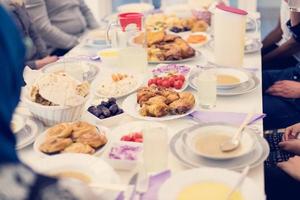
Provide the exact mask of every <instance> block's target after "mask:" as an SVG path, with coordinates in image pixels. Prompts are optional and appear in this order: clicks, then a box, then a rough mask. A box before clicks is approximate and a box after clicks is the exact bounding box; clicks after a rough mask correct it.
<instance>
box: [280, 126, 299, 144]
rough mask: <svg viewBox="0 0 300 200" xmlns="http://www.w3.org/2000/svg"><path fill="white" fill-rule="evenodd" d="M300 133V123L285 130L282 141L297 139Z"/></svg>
mask: <svg viewBox="0 0 300 200" xmlns="http://www.w3.org/2000/svg"><path fill="white" fill-rule="evenodd" d="M299 133H300V123H297V124H294V125H292V126H289V127H287V128H286V129H285V131H284V135H283V137H282V141H287V140H291V139H297V137H298V135H299Z"/></svg>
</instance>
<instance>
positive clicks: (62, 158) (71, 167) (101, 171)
mask: <svg viewBox="0 0 300 200" xmlns="http://www.w3.org/2000/svg"><path fill="white" fill-rule="evenodd" d="M45 163H46V164H45ZM31 167H32V168H33V169H34V170H36V171H38V172H39V173H42V174H46V175H47V174H49V173H57V172H64V171H76V172H80V173H83V174H85V175H87V176H88V177H90V178H91V184H95V185H97V184H110V183H111V184H118V183H120V178H119V176H118V175H117V174H116V172H115V171H114V170H113V169H112V167H110V166H109V165H108V164H107V163H106V162H105V161H103V160H102V159H101V158H97V157H94V156H90V155H85V154H72V153H66V154H59V155H54V156H51V157H45V158H43V159H42V160H38V161H36V162H34V163H33V164H32V166H31ZM95 192H97V194H100V195H101V197H102V198H101V199H115V198H116V197H117V195H118V194H117V193H116V192H111V191H103V190H101V189H97V191H95ZM104 197H105V198H104Z"/></svg>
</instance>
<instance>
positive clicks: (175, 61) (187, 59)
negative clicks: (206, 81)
mask: <svg viewBox="0 0 300 200" xmlns="http://www.w3.org/2000/svg"><path fill="white" fill-rule="evenodd" d="M201 56H202V54H201V52H200V51H196V53H195V56H193V57H191V58H185V59H181V60H165V61H148V63H149V64H178V63H185V62H190V61H194V60H196V59H198V58H200V57H201Z"/></svg>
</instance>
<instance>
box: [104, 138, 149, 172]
mask: <svg viewBox="0 0 300 200" xmlns="http://www.w3.org/2000/svg"><path fill="white" fill-rule="evenodd" d="M123 145H128V146H132V147H140V148H141V150H140V151H139V152H137V159H136V160H118V159H113V158H110V157H109V153H110V150H111V149H112V148H113V147H119V146H123ZM142 147H143V144H141V143H137V142H125V141H119V142H114V143H112V145H111V146H110V147H109V150H108V151H107V152H106V154H105V156H104V160H106V161H107V162H108V163H109V164H110V165H111V166H112V167H113V168H114V169H117V170H133V169H135V167H136V166H137V164H138V163H139V162H140V160H141V154H142Z"/></svg>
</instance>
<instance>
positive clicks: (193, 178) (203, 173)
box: [157, 167, 265, 200]
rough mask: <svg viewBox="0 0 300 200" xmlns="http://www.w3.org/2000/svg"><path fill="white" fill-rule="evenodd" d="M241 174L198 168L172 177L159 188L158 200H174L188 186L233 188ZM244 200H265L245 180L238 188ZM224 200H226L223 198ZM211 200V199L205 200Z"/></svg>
mask: <svg viewBox="0 0 300 200" xmlns="http://www.w3.org/2000/svg"><path fill="white" fill-rule="evenodd" d="M240 176H241V174H239V173H237V172H234V171H230V170H225V169H219V168H206V167H202V168H198V169H191V170H187V171H182V172H179V173H176V174H174V175H172V177H171V178H169V179H168V180H167V181H166V182H165V183H164V184H163V185H162V186H161V187H160V190H159V193H158V198H157V199H158V200H166V199H167V200H176V199H178V195H179V194H180V192H181V191H182V190H183V189H185V188H186V187H188V186H191V185H193V184H199V183H208V182H209V183H218V184H224V185H226V186H227V187H229V188H233V187H234V186H235V184H236V182H237V181H238V179H239V177H240ZM239 191H240V192H241V194H242V196H243V199H244V200H265V195H264V193H263V191H262V190H260V188H259V187H258V185H257V183H255V182H254V181H253V180H252V179H250V178H246V179H245V181H244V182H243V184H242V185H241V186H240V188H239ZM224 199H226V198H224ZM205 200H213V199H205Z"/></svg>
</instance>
